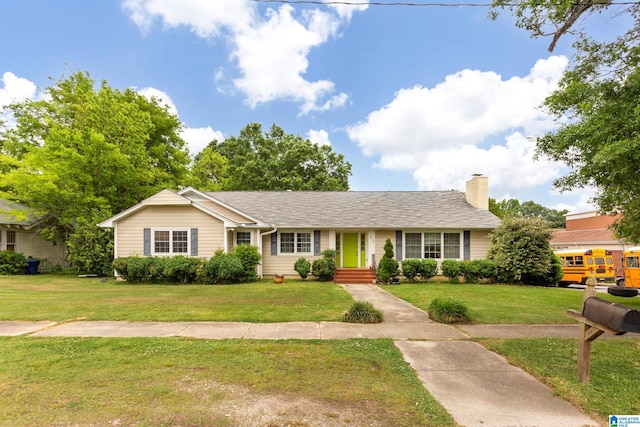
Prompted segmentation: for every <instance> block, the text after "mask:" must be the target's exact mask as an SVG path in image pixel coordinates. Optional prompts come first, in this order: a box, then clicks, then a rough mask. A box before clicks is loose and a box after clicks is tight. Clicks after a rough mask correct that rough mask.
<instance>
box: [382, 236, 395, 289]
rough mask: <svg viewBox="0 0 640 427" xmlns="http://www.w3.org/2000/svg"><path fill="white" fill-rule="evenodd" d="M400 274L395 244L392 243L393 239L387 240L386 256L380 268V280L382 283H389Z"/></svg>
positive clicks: (385, 246) (383, 257)
mask: <svg viewBox="0 0 640 427" xmlns="http://www.w3.org/2000/svg"><path fill="white" fill-rule="evenodd" d="M399 273H400V271H399V270H398V261H397V260H396V259H395V258H394V253H393V243H391V239H387V240H386V242H385V243H384V255H383V256H382V259H381V260H380V264H379V268H378V279H379V280H380V281H381V282H382V283H389V280H391V278H392V277H395V276H397V275H398V274H399Z"/></svg>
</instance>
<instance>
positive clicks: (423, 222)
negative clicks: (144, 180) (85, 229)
mask: <svg viewBox="0 0 640 427" xmlns="http://www.w3.org/2000/svg"><path fill="white" fill-rule="evenodd" d="M488 206H489V198H488V179H487V177H484V176H474V177H473V178H472V179H471V180H470V181H468V182H467V192H466V197H465V194H463V193H461V192H458V191H407V192H399V191H335V192H334V191H324V192H323V191H229V192H227V191H221V192H208V193H204V192H200V191H198V190H195V189H193V188H185V189H183V190H181V191H178V192H172V191H169V190H163V191H161V192H159V193H157V194H155V195H153V196H151V197H149V198H148V199H146V200H143V201H142V202H140V203H138V204H137V205H135V206H133V207H131V208H129V209H127V210H126V211H124V212H121V213H119V214H117V215H115V216H113V217H111V218H109V219H107V220H105V221H103V222H102V223H100V224H99V225H100V226H102V227H111V228H114V243H115V253H114V256H115V257H116V258H118V257H127V256H135V255H140V256H149V255H154V256H171V255H185V256H193V257H201V258H209V257H211V256H213V255H214V253H215V251H216V250H218V249H222V250H224V251H231V250H232V249H233V248H234V247H235V246H236V245H239V244H242V243H249V244H252V245H255V246H257V247H258V250H259V251H260V253H261V254H262V256H263V259H262V262H261V264H260V266H259V271H258V274H259V275H260V276H261V277H265V276H274V275H276V274H279V275H283V274H284V275H289V276H295V275H297V273H296V272H295V270H294V269H293V265H294V263H295V261H296V260H297V259H298V258H300V257H304V258H307V259H308V260H309V261H313V260H315V259H318V258H321V257H322V255H321V252H323V251H324V250H326V249H334V250H336V252H337V256H336V262H337V264H338V267H341V268H358V267H360V268H369V267H371V266H372V265H374V264H377V263H378V262H379V261H380V258H381V257H382V255H383V254H384V250H383V246H384V244H385V241H386V240H387V239H388V238H389V239H391V241H392V243H393V245H394V252H395V257H396V259H398V260H403V259H406V258H425V257H427V258H435V259H436V260H438V261H442V260H444V259H447V258H451V259H460V260H463V259H465V260H466V259H476V258H485V257H486V256H487V251H488V249H489V246H490V239H489V237H488V235H489V233H490V232H491V230H492V229H493V228H495V227H496V226H497V225H499V223H500V220H499V219H498V218H497V217H496V216H495V215H493V214H492V213H491V212H489V210H488Z"/></svg>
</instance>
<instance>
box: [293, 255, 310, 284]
mask: <svg viewBox="0 0 640 427" xmlns="http://www.w3.org/2000/svg"><path fill="white" fill-rule="evenodd" d="M293 269H294V270H295V271H297V272H298V274H299V275H300V277H301V278H302V280H306V279H307V277H308V276H309V273H310V272H311V263H310V262H309V260H308V259H306V258H298V259H297V260H296V262H295V264H293Z"/></svg>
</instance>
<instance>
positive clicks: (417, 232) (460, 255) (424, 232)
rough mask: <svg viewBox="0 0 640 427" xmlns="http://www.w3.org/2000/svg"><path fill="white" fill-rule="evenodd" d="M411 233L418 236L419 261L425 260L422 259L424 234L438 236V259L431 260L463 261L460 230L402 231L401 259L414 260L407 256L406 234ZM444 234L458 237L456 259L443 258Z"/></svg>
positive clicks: (462, 240) (462, 241)
mask: <svg viewBox="0 0 640 427" xmlns="http://www.w3.org/2000/svg"><path fill="white" fill-rule="evenodd" d="M411 233H416V234H420V259H425V258H424V235H425V234H426V233H438V234H440V258H431V259H435V260H436V261H444V260H445V259H457V260H462V259H463V255H462V252H463V250H464V235H463V232H462V231H460V230H404V231H403V232H402V242H403V244H402V255H403V257H402V259H409V258H414V257H408V256H407V245H406V242H407V234H411ZM445 234H457V235H459V236H460V237H459V240H458V243H459V245H458V256H457V257H456V258H445V257H444V253H445V245H444V235H445Z"/></svg>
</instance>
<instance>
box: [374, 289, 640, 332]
mask: <svg viewBox="0 0 640 427" xmlns="http://www.w3.org/2000/svg"><path fill="white" fill-rule="evenodd" d="M384 289H385V290H387V291H389V292H391V293H392V294H394V295H396V296H397V297H399V298H402V299H404V300H405V301H408V302H410V303H412V304H413V305H415V306H416V307H419V308H421V309H422V310H424V311H429V304H430V303H431V301H432V300H434V299H435V298H438V297H450V298H453V299H456V300H459V301H462V302H463V303H464V304H465V305H466V306H467V307H469V313H468V314H469V317H470V319H471V323H521V324H536V323H575V321H574V320H572V319H570V318H569V317H567V315H566V311H567V309H574V310H578V311H580V310H581V309H582V294H583V292H582V291H581V290H574V289H564V288H545V287H536V286H518V285H496V284H492V285H472V284H452V283H422V284H404V283H403V284H402V285H400V286H397V285H396V286H385V287H384ZM598 297H599V298H602V299H605V300H607V301H612V302H616V303H618V304H622V305H625V306H627V307H630V308H634V309H640V298H623V297H615V296H612V295H609V294H606V293H598Z"/></svg>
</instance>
